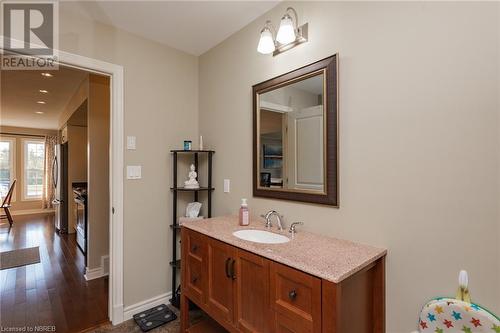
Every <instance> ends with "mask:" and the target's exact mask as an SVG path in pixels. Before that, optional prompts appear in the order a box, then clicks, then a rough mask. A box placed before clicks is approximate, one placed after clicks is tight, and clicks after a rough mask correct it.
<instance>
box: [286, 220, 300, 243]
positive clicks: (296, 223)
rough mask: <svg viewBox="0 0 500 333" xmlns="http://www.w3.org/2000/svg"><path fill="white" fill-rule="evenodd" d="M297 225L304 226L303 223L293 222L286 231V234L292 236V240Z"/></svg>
mask: <svg viewBox="0 0 500 333" xmlns="http://www.w3.org/2000/svg"><path fill="white" fill-rule="evenodd" d="M297 225H304V222H293V223H292V224H291V225H290V229H289V230H288V232H289V233H291V234H292V239H293V237H294V236H295V233H296V232H297V230H296V226H297Z"/></svg>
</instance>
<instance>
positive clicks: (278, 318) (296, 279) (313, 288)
mask: <svg viewBox="0 0 500 333" xmlns="http://www.w3.org/2000/svg"><path fill="white" fill-rule="evenodd" d="M270 289H271V303H272V306H273V308H274V313H275V323H276V326H275V331H276V332H294V333H319V332H321V280H320V279H318V278H317V277H314V276H312V275H309V274H306V273H303V272H301V271H298V270H296V269H293V268H290V267H288V266H285V265H281V264H278V263H275V262H273V263H271V288H270Z"/></svg>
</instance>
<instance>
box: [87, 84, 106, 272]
mask: <svg viewBox="0 0 500 333" xmlns="http://www.w3.org/2000/svg"><path fill="white" fill-rule="evenodd" d="M109 117H110V85H109V78H108V77H104V76H98V75H94V74H91V75H90V79H89V99H88V118H87V120H88V123H87V124H88V158H89V162H90V163H89V170H88V180H89V182H88V193H89V196H88V214H89V215H88V245H89V252H88V255H87V265H88V268H89V269H92V268H97V267H99V266H101V257H102V256H104V255H108V254H109V138H110V132H109V128H110V124H109V120H110V118H109Z"/></svg>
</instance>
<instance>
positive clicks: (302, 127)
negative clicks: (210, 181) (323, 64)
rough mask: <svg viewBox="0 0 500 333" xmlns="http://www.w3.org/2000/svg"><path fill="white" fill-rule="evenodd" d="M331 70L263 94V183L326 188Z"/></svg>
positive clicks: (291, 187) (260, 134)
mask: <svg viewBox="0 0 500 333" xmlns="http://www.w3.org/2000/svg"><path fill="white" fill-rule="evenodd" d="M324 91H325V73H324V71H319V72H316V73H315V74H314V75H313V76H311V75H309V76H306V77H305V78H301V79H299V80H295V81H293V82H291V83H287V84H286V85H282V86H280V87H278V88H276V89H273V90H270V91H266V92H264V93H261V94H259V96H258V119H259V120H258V121H259V122H258V124H259V126H258V139H259V153H258V155H259V156H258V160H259V172H258V176H259V177H260V180H259V187H260V188H262V189H266V188H268V189H280V190H289V191H313V192H320V193H325V180H326V177H325V144H326V136H325V130H324V126H325V120H326V119H325V110H324V104H325V103H324V101H325V98H324Z"/></svg>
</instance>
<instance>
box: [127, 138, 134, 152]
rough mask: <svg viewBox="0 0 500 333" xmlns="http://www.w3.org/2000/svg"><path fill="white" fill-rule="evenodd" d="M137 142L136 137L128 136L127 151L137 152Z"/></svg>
mask: <svg viewBox="0 0 500 333" xmlns="http://www.w3.org/2000/svg"><path fill="white" fill-rule="evenodd" d="M135 142H136V137H135V136H127V149H128V150H135Z"/></svg>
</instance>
